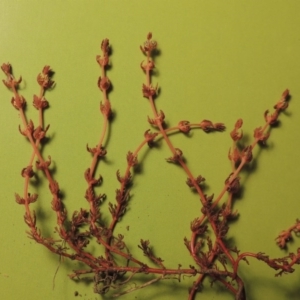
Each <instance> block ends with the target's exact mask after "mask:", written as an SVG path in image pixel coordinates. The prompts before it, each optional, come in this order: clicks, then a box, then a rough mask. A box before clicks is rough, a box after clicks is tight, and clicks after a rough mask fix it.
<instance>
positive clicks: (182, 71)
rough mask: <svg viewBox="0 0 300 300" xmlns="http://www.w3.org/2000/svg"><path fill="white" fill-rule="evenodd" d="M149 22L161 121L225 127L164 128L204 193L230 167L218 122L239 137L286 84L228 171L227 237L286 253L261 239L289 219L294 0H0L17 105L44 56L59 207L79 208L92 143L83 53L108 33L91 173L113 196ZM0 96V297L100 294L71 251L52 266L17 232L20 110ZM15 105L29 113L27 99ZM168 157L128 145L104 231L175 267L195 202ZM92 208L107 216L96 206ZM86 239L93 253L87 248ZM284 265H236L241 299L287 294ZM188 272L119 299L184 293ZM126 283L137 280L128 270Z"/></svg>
mask: <svg viewBox="0 0 300 300" xmlns="http://www.w3.org/2000/svg"><path fill="white" fill-rule="evenodd" d="M149 31H152V32H153V35H154V38H155V39H156V40H157V41H158V45H159V49H160V54H159V56H158V57H157V58H156V67H157V72H156V73H155V77H154V79H153V80H154V82H158V84H159V86H160V95H159V97H158V99H157V106H158V108H159V109H162V110H163V111H164V112H165V114H166V120H167V122H168V124H169V125H172V124H177V122H178V121H180V120H190V121H191V122H199V121H201V120H203V119H210V120H212V121H215V122H224V123H225V124H226V126H227V128H228V129H227V131H226V132H225V133H222V134H219V133H218V134H211V135H206V134H204V133H202V132H199V131H195V132H193V133H192V134H191V138H187V137H184V136H180V135H179V136H174V137H173V138H172V140H173V142H174V144H175V145H176V146H177V147H179V148H181V149H182V150H183V151H184V154H185V156H186V157H187V163H188V165H189V167H190V168H191V170H192V171H193V172H194V173H195V174H202V175H203V176H204V177H205V178H206V180H207V183H208V192H209V193H213V192H214V193H216V194H217V193H218V191H220V189H221V188H222V186H223V183H224V180H225V179H226V177H227V176H228V174H229V173H230V163H229V161H228V159H227V153H228V149H229V147H230V145H231V141H230V137H229V132H230V130H231V128H232V126H233V124H234V123H235V121H236V120H237V119H238V118H243V120H244V134H245V139H246V142H250V141H251V138H252V132H253V129H254V128H256V127H258V126H261V125H263V113H264V111H265V110H266V109H271V108H272V106H273V105H274V104H275V103H276V101H277V100H278V99H279V98H280V95H281V93H282V92H283V91H284V90H285V89H286V88H289V89H290V91H291V95H292V98H291V102H290V107H289V109H288V111H287V112H286V113H285V114H283V115H282V116H281V118H280V119H281V122H280V125H279V126H278V128H276V129H274V130H273V131H272V134H271V137H270V139H269V141H268V147H266V148H264V149H261V150H258V149H257V150H256V151H255V160H254V162H253V164H252V166H251V168H250V169H249V171H250V172H244V173H242V175H241V176H242V183H243V186H244V188H243V195H242V197H240V198H239V199H237V201H236V202H235V209H237V210H238V211H239V213H240V217H239V219H238V221H237V222H236V223H235V224H233V225H232V228H231V229H230V231H229V233H228V237H229V238H231V239H233V241H234V242H235V243H236V244H237V247H238V248H239V249H240V250H241V251H250V252H259V251H261V252H266V253H268V254H269V255H270V256H271V257H279V256H283V255H287V254H288V253H289V251H292V250H293V251H295V250H296V249H297V246H298V245H299V241H298V240H297V238H295V240H294V241H293V242H292V246H291V249H289V250H286V251H282V250H280V249H278V247H277V246H276V244H275V241H274V240H275V237H276V236H277V234H278V233H279V232H280V231H281V230H282V229H284V228H287V227H288V226H290V225H292V224H293V223H294V221H295V219H296V218H297V217H300V210H299V201H300V199H299V194H300V184H299V179H300V178H299V177H300V176H299V166H300V158H299V147H300V142H299V140H298V139H299V137H300V136H299V128H300V118H299V115H300V101H299V100H300V83H299V79H300V76H299V75H300V68H299V67H300V59H299V53H300V51H299V50H300V2H299V1H298V0H289V1H287V0H282V1H280V0H264V1H258V0H255V1H242V0H241V1H237V0H235V1H233V0H229V1H217V0H211V1H204V0H188V1H169V0H160V1H158V0H152V1H143V0H140V1H137V0H130V1H129V0H123V1H122V0H119V1H116V0H115V1H103V0H98V1H95V0H90V1H78V0H73V1H58V0H52V1H46V0H43V1H31V0H25V1H21V0H20V1H12V0H2V1H1V2H0V39H1V42H0V63H3V62H10V63H11V64H12V65H13V68H14V69H13V70H14V73H15V75H16V76H19V75H22V76H23V78H24V82H23V85H22V90H21V93H22V94H23V95H24V97H25V98H26V99H27V102H28V103H29V104H30V103H31V101H32V95H33V94H34V93H38V86H37V83H36V76H37V74H38V73H39V72H40V71H41V70H42V68H43V66H44V65H50V66H51V67H52V68H53V70H54V71H55V76H54V79H55V81H56V83H57V84H56V87H55V89H54V90H53V91H51V92H49V93H47V94H46V98H47V99H48V100H49V102H50V106H51V107H50V109H48V110H47V111H46V114H45V120H46V123H47V124H48V123H49V124H51V127H50V129H49V136H50V143H49V144H48V145H47V147H46V148H45V149H44V155H46V156H47V155H51V157H52V159H53V161H54V165H55V168H56V172H55V178H56V179H57V180H58V181H59V182H60V185H61V187H62V191H63V193H64V201H65V204H66V206H67V208H68V209H69V212H70V213H69V214H70V215H71V212H72V211H73V210H78V209H79V208H80V207H85V208H87V203H86V201H85V199H84V191H85V183H84V179H83V172H84V170H85V169H86V168H87V167H88V166H89V164H90V156H89V155H88V153H87V152H86V150H85V146H86V144H87V143H88V144H89V145H90V146H94V145H96V143H97V141H98V138H99V134H100V132H101V126H102V119H101V114H100V113H99V101H100V99H101V94H100V92H99V90H98V88H97V85H96V83H97V79H98V76H99V75H100V70H99V67H98V66H97V63H96V60H95V57H96V55H97V54H99V53H100V43H101V40H102V39H103V38H109V39H110V42H111V45H112V50H113V51H112V56H111V63H112V67H111V69H110V70H109V72H108V76H109V77H110V79H111V81H112V84H113V90H112V92H111V93H110V95H109V97H110V100H111V103H112V107H113V110H114V112H115V119H114V122H113V124H112V127H111V131H110V138H109V145H108V156H107V161H106V162H105V163H104V164H101V167H100V168H99V170H98V172H99V173H101V174H102V176H103V178H104V182H103V186H102V188H101V191H100V192H105V193H106V194H107V196H108V199H109V200H108V201H111V202H113V201H114V191H115V189H116V188H117V187H118V183H117V180H116V176H115V173H116V171H117V170H118V169H120V171H121V173H122V171H124V168H125V156H126V153H127V152H128V151H129V150H131V151H133V150H134V149H135V148H136V147H137V146H138V144H139V143H140V142H141V140H142V137H143V133H144V131H145V130H147V129H148V128H149V124H148V123H147V116H148V115H149V116H151V110H150V107H149V105H148V103H147V101H146V100H145V98H143V97H142V95H141V86H142V83H143V80H144V76H143V73H142V71H141V69H140V67H139V65H140V62H141V61H142V60H143V56H142V53H141V52H140V50H139V45H141V44H142V43H143V41H144V40H145V38H146V35H147V33H148V32H149ZM3 78H4V77H3ZM10 99H11V94H10V92H9V91H8V90H7V89H6V88H5V87H4V86H2V87H0V101H1V109H0V128H1V129H0V145H1V146H0V162H1V168H0V176H1V177H0V178H1V199H0V201H1V202H0V212H1V214H0V216H1V217H0V222H1V230H0V241H1V244H0V262H1V264H0V297H1V299H8V300H10V299H14V300H19V299H77V298H78V299H85V300H88V299H89V300H94V299H105V298H101V296H99V295H96V294H94V293H93V290H92V284H88V283H86V282H79V283H77V282H73V281H71V280H70V279H69V278H68V277H67V274H68V273H71V272H72V270H73V269H75V268H76V267H77V264H76V263H73V262H69V261H64V262H63V263H62V264H61V265H60V267H59V270H58V273H57V274H56V276H55V272H56V269H57V267H58V266H59V257H56V256H55V255H52V254H51V253H49V252H48V251H47V250H46V249H44V248H43V247H42V246H40V245H37V244H36V243H35V242H34V241H32V240H29V239H28V238H27V237H26V233H25V231H26V226H25V223H24V221H23V214H24V211H23V207H21V206H19V205H17V204H16V203H15V201H14V193H15V192H18V193H22V188H23V181H22V178H21V176H20V171H21V169H22V168H23V167H25V166H26V164H27V162H28V160H29V156H30V154H31V149H30V147H29V144H28V143H27V142H26V141H25V139H24V137H22V136H21V135H20V134H19V133H18V125H19V123H20V119H19V117H18V112H17V111H16V110H15V109H14V108H13V107H12V106H11V104H10ZM27 112H28V115H29V116H30V118H32V119H33V120H35V119H36V114H35V110H34V109H33V108H32V106H31V105H28V110H27ZM169 155H170V154H169V153H168V149H167V147H166V146H165V145H164V144H162V145H161V146H160V147H158V148H154V149H152V150H151V151H144V152H143V153H142V154H141V157H140V160H141V161H142V164H141V170H140V172H139V173H138V174H136V176H135V180H134V186H133V190H132V199H131V202H130V208H129V211H128V213H127V215H126V216H125V217H124V218H123V220H122V222H121V223H120V225H119V227H117V233H123V234H124V235H125V238H126V241H127V244H128V246H129V247H130V249H132V251H133V253H135V254H136V255H137V256H138V257H140V258H141V259H144V258H143V256H142V253H141V251H139V250H138V249H137V245H138V243H139V240H140V239H141V238H142V239H149V240H150V241H151V244H152V245H153V246H154V247H155V251H156V253H157V255H158V256H160V257H162V258H163V259H164V260H165V263H166V265H168V266H170V267H173V268H176V267H177V266H178V264H182V265H183V267H184V266H188V265H189V264H192V263H193V261H192V260H191V258H190V257H189V254H188V252H187V250H186V248H185V246H184V244H183V238H184V237H185V236H186V237H188V238H189V236H190V230H189V226H190V221H191V220H193V219H194V218H195V217H197V216H198V215H199V213H200V203H199V200H198V199H197V197H196V196H195V195H193V194H191V193H190V192H189V190H188V189H187V186H186V185H185V183H184V182H185V176H184V174H183V172H182V170H180V169H179V168H177V167H175V166H174V165H170V164H167V163H166V162H165V158H166V157H168V156H169ZM34 191H35V187H32V192H34ZM43 191H44V192H45V193H43ZM37 192H38V193H40V197H39V201H38V202H37V203H36V204H35V206H34V209H35V210H36V211H37V212H38V216H39V217H40V219H41V220H42V221H40V222H39V223H38V225H39V226H40V228H41V229H42V231H43V233H44V235H46V236H47V235H51V234H52V233H53V230H54V226H55V224H54V223H55V217H54V216H53V213H52V211H51V209H50V201H51V199H50V196H49V194H48V193H47V186H46V183H45V182H41V186H40V185H39V186H38V187H37ZM106 204H107V203H106ZM104 206H105V205H104ZM103 213H104V215H105V218H106V220H109V214H108V213H107V208H104V209H103ZM127 226H129V231H128V230H126V228H127ZM93 251H95V253H99V254H100V252H99V251H98V250H97V249H96V248H95V249H93ZM97 251H98V252H97ZM295 269H296V272H294V273H293V274H289V275H285V276H283V277H282V278H275V277H274V270H271V269H269V268H268V267H266V266H265V265H263V264H262V263H260V262H257V261H253V260H250V265H249V266H247V265H242V267H241V270H240V275H241V276H242V278H244V279H245V282H246V288H247V292H248V298H247V299H248V300H257V299H262V300H264V299H273V300H283V299H291V300H296V299H299V298H300V285H299V279H300V275H299V274H300V273H299V272H300V270H299V267H297V266H296V268H295ZM54 277H55V280H54ZM192 281H193V278H185V279H184V280H183V281H182V282H181V283H180V284H178V282H176V281H169V282H167V281H165V282H161V283H159V284H157V285H155V286H152V287H149V288H147V289H142V290H139V291H137V292H134V293H132V294H129V295H126V296H124V297H123V299H143V300H148V299H149V300H150V299H157V300H162V299H186V298H187V294H188V293H187V289H188V287H189V286H190V285H191V283H192ZM134 282H135V283H137V284H138V283H139V281H138V279H136V281H134ZM53 284H55V286H54V288H53ZM132 286H133V285H129V286H128V287H132ZM76 291H78V293H79V295H78V296H75V292H76ZM197 299H206V300H207V299H218V300H226V299H233V296H232V295H231V294H229V293H228V292H226V291H224V290H223V289H221V288H220V287H218V286H215V289H211V288H210V284H209V282H208V281H206V282H205V284H204V290H203V294H199V296H198V297H197Z"/></svg>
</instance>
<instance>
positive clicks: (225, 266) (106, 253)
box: [1, 33, 300, 300]
mask: <svg viewBox="0 0 300 300" xmlns="http://www.w3.org/2000/svg"><path fill="white" fill-rule="evenodd" d="M140 49H141V51H142V53H143V55H144V56H145V60H144V61H143V62H142V63H141V65H140V67H141V69H142V71H143V72H144V74H145V81H144V83H143V84H142V96H143V97H144V98H146V99H147V101H148V103H149V105H150V107H151V111H152V116H151V117H148V122H149V125H150V127H151V129H146V130H145V133H144V136H143V138H142V139H141V142H140V144H139V145H138V146H137V147H136V148H135V149H134V150H131V151H128V152H127V154H126V168H125V171H124V172H123V173H121V171H119V170H117V171H116V176H117V179H118V181H119V187H118V188H117V189H116V196H115V201H114V202H108V203H106V202H107V200H106V195H105V194H97V190H96V187H98V186H99V185H101V182H102V177H101V176H100V175H97V174H96V173H97V172H96V171H97V169H98V168H99V167H100V165H101V160H102V159H103V158H104V157H105V156H106V155H107V152H108V149H109V144H108V143H107V141H106V136H107V132H108V128H109V126H110V122H111V121H112V120H113V110H112V105H111V101H110V100H109V93H110V90H111V81H110V79H109V78H108V76H107V71H108V66H109V63H110V54H111V51H110V44H109V40H108V39H104V40H103V41H102V43H101V50H102V54H101V55H98V56H97V57H96V60H97V62H98V64H99V66H100V69H101V77H99V79H98V87H99V89H100V91H101V93H102V97H103V100H102V101H101V103H100V111H101V113H102V116H103V126H102V131H101V132H100V135H99V141H98V143H97V145H96V146H95V147H90V146H89V145H87V146H86V149H87V151H88V152H89V153H90V155H91V157H92V159H91V163H90V166H89V167H88V168H87V169H86V171H85V173H84V178H85V181H86V191H85V199H86V201H87V202H88V206H89V208H88V209H83V208H81V209H80V210H78V211H74V212H73V213H72V214H71V215H70V214H69V216H68V213H67V208H66V205H65V204H64V203H63V201H62V197H61V191H60V185H59V183H58V182H57V181H56V180H55V178H54V175H53V172H52V169H51V161H52V158H51V156H47V157H45V156H44V153H45V149H43V151H41V149H42V148H43V147H45V146H46V144H44V143H43V140H44V139H45V136H46V134H47V132H48V130H49V125H48V126H45V125H44V119H43V115H44V110H45V109H46V108H47V107H48V104H49V103H48V101H47V100H46V98H45V94H46V92H48V91H50V90H51V89H52V88H53V87H54V86H55V84H54V81H53V75H54V72H53V71H52V70H51V68H50V66H45V67H44V68H43V70H42V72H41V73H39V74H38V76H37V82H38V85H39V89H40V90H39V93H38V95H34V96H33V106H34V107H35V108H36V109H37V111H38V121H37V123H36V124H35V123H34V122H33V121H32V120H28V118H27V116H26V111H25V106H26V100H25V98H24V97H23V96H22V95H21V94H20V92H19V86H20V83H21V81H22V78H21V77H20V78H19V79H15V77H14V76H13V73H12V67H11V65H10V64H9V63H6V64H3V65H2V67H1V68H2V70H3V72H4V73H5V75H6V79H5V80H3V83H4V84H5V86H6V87H7V88H8V89H10V90H11V91H12V93H13V97H12V100H11V103H12V105H13V106H14V108H15V109H16V110H18V112H19V114H20V118H21V126H20V127H19V130H20V133H21V134H22V135H23V136H25V137H26V138H27V140H28V141H29V142H30V145H31V147H32V155H31V156H30V158H29V161H28V162H27V164H26V166H25V167H24V168H23V169H22V171H21V175H22V176H23V177H24V188H23V193H22V194H16V196H15V199H16V202H17V203H18V204H20V205H23V206H24V209H25V214H24V221H25V223H26V225H27V227H28V231H27V233H28V235H29V237H30V238H32V239H33V240H35V241H36V242H37V243H39V244H42V245H44V246H45V247H46V248H48V249H49V250H50V251H51V252H53V253H56V254H57V255H59V256H60V257H64V258H69V259H70V260H75V261H79V262H81V263H82V264H83V265H84V266H85V267H84V268H82V269H78V270H74V272H73V273H72V274H70V275H69V276H70V277H71V278H73V279H80V278H82V277H83V276H85V277H86V276H91V277H92V278H93V281H94V291H95V292H96V293H99V294H105V293H109V292H112V294H113V295H114V296H119V295H122V294H125V293H129V292H133V291H134V290H136V289H140V288H144V287H147V286H149V285H151V284H154V283H155V282H158V281H161V280H165V279H170V280H172V279H176V280H178V281H179V282H180V281H181V280H182V278H183V276H184V275H187V276H193V277H194V278H195V280H194V283H193V284H192V286H191V287H190V289H189V292H188V296H187V298H188V299H189V300H192V299H195V298H196V295H197V293H198V292H201V286H202V283H203V280H204V278H205V277H209V278H210V279H211V281H212V282H219V283H220V284H221V285H223V286H224V287H225V288H226V289H227V290H229V291H230V292H231V293H232V294H233V295H234V298H235V299H237V300H242V299H246V290H245V287H244V281H243V278H242V277H241V276H240V274H239V265H240V262H241V261H245V262H248V258H254V259H258V260H260V261H262V262H263V263H265V264H267V265H269V266H270V267H271V268H273V269H275V270H276V271H277V273H276V275H277V276H278V275H281V274H283V273H291V272H293V271H294V269H293V266H294V265H295V264H299V263H300V251H297V253H291V254H289V255H288V256H285V257H282V258H275V259H272V258H269V256H267V255H266V254H264V253H251V252H247V251H241V250H239V249H238V246H237V245H236V246H235V245H234V246H232V244H231V243H229V242H228V237H227V233H228V230H229V225H230V224H229V221H230V220H234V219H235V218H236V216H237V212H233V211H232V209H233V202H234V197H235V195H236V194H237V193H238V192H239V190H240V185H241V183H240V172H241V170H242V169H243V168H244V166H245V165H247V164H249V163H251V161H252V158H253V149H254V148H255V147H257V145H259V144H265V143H266V142H267V139H268V138H269V137H270V133H271V130H270V129H271V128H272V127H273V126H274V125H276V123H277V122H278V118H279V116H280V113H281V112H282V111H284V110H286V109H287V107H288V100H289V98H290V96H289V91H288V90H285V91H284V92H283V94H282V95H281V97H280V99H279V100H278V101H277V102H276V104H275V105H274V110H273V111H272V112H269V111H268V110H267V111H266V112H265V113H264V123H263V124H262V125H261V126H260V127H257V128H255V129H254V133H253V141H252V142H251V143H250V144H248V145H247V146H242V145H241V143H240V142H241V140H242V138H243V131H242V125H243V121H242V119H238V120H237V121H236V123H235V125H234V126H233V129H232V130H231V131H230V137H231V139H232V147H231V148H230V151H229V153H228V158H229V160H230V163H231V170H230V171H229V172H228V173H229V174H228V177H227V178H225V180H224V184H223V188H222V189H221V191H220V192H219V193H215V196H214V195H207V194H205V192H204V189H205V184H206V182H205V177H204V175H203V174H201V175H199V174H196V175H195V174H192V172H191V170H190V168H189V166H188V165H187V163H186V159H185V156H184V153H183V151H182V150H181V149H180V148H179V147H178V146H177V145H175V144H174V143H173V142H172V139H171V134H173V133H181V134H186V135H188V134H189V133H190V131H191V130H196V129H200V130H203V131H204V132H205V133H211V132H214V131H215V132H223V131H225V125H224V124H223V123H221V122H212V121H210V120H202V121H196V122H191V121H188V120H179V122H178V123H177V125H174V126H168V125H167V124H166V123H167V122H166V121H165V120H166V114H165V112H163V111H162V110H159V111H158V110H157V108H156V105H155V102H156V101H157V99H158V98H159V97H158V96H159V93H158V90H159V89H158V85H157V84H153V83H152V72H153V70H154V69H155V55H156V53H157V51H158V44H157V42H156V41H155V40H154V39H152V34H151V33H149V34H148V35H147V39H146V41H145V42H144V44H143V45H142V46H141V47H140ZM115 88H117V87H115ZM112 138H113V137H112ZM163 142H165V143H166V144H167V146H168V148H169V150H170V157H168V158H166V163H171V164H176V165H178V166H179V167H180V168H181V169H182V172H184V173H185V174H186V178H187V179H186V182H185V183H186V185H187V186H188V188H189V189H191V190H192V191H193V192H195V193H197V195H198V198H199V200H200V204H201V209H200V210H199V215H198V216H197V217H196V218H195V219H194V220H192V221H191V223H190V229H191V232H190V237H189V238H187V237H185V238H184V239H183V242H184V244H185V246H186V248H187V255H191V257H192V259H193V261H194V263H193V265H190V266H187V267H184V266H182V265H178V267H177V268H171V267H168V266H167V265H165V263H164V260H163V259H162V258H160V257H158V256H157V255H156V251H155V252H154V250H153V247H152V246H151V245H150V241H149V240H147V239H141V240H140V244H139V245H138V248H139V249H140V250H141V251H142V253H143V254H144V256H146V260H145V261H144V260H143V261H142V260H140V259H138V258H136V257H134V256H133V255H132V254H131V251H130V249H129V248H128V247H127V245H126V239H125V237H124V236H123V235H121V234H118V233H117V227H118V224H119V223H120V222H122V219H123V218H126V214H127V213H128V212H127V208H128V206H129V205H130V202H129V200H130V188H131V186H132V185H134V182H133V179H134V169H135V168H136V167H137V166H138V165H139V164H140V163H141V161H139V159H138V156H139V153H140V152H141V150H142V149H143V148H145V147H152V146H153V145H155V144H156V143H163ZM37 173H39V174H43V175H44V176H45V178H46V180H47V181H48V186H49V192H50V194H51V197H52V201H51V208H52V210H53V212H54V213H55V214H56V220H57V225H56V227H55V235H54V236H53V237H52V236H44V235H43V233H42V232H41V231H40V230H39V228H38V226H37V216H36V214H35V211H34V209H33V207H34V203H35V202H36V201H42V200H38V197H39V196H40V195H38V194H37V193H34V192H31V190H34V187H31V186H30V183H31V181H32V178H33V177H34V176H35V174H37ZM39 176H40V175H39ZM43 201H44V200H43ZM134 201H138V200H136V199H135V200H134ZM103 205H108V207H109V212H110V219H109V221H107V220H108V218H107V216H104V214H103V210H102V206H103ZM130 213H133V212H130ZM41 221H42V220H41ZM299 230H300V226H299V221H297V222H296V224H295V225H294V226H291V227H290V228H289V229H288V230H285V231H283V232H282V233H281V234H280V235H279V236H278V237H277V239H276V241H277V243H278V245H279V246H280V247H285V246H286V242H287V241H288V240H289V239H290V238H291V234H292V232H296V233H298V232H299ZM91 241H96V243H97V244H98V246H99V247H100V248H101V249H102V250H103V255H100V256H99V255H95V254H94V253H93V251H92V250H91V249H89V243H90V242H91ZM157 251H159V249H158V250H157ZM150 262H151V263H150ZM139 274H143V275H149V278H148V279H146V280H145V282H143V283H142V284H140V285H137V286H133V287H132V286H131V285H129V284H128V283H129V282H133V281H134V280H135V278H136V277H137V276H138V275H139ZM150 275H151V278H150ZM146 277H147V276H146ZM143 278H145V276H144V277H143Z"/></svg>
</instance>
